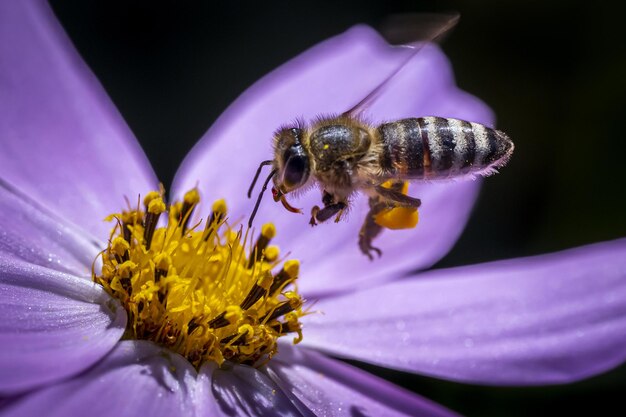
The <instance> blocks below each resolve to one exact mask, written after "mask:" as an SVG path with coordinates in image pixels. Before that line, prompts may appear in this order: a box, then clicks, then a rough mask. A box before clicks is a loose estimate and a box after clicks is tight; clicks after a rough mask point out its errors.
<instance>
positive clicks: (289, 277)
mask: <svg viewBox="0 0 626 417" xmlns="http://www.w3.org/2000/svg"><path fill="white" fill-rule="evenodd" d="M299 272H300V262H299V261H297V260H295V259H292V260H289V261H287V262H285V265H284V266H283V269H281V270H280V272H279V273H278V274H276V276H275V277H274V282H272V286H271V287H270V295H274V294H276V292H277V291H279V290H281V289H282V288H283V287H284V286H285V284H287V283H288V282H293V281H295V280H296V278H298V273H299Z"/></svg>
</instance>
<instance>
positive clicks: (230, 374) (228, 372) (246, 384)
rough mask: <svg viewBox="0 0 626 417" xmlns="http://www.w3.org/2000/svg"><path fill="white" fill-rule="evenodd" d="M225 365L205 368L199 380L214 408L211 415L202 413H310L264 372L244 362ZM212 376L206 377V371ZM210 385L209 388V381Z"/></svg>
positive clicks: (265, 416)
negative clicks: (290, 398) (214, 401)
mask: <svg viewBox="0 0 626 417" xmlns="http://www.w3.org/2000/svg"><path fill="white" fill-rule="evenodd" d="M226 366H227V367H226V368H222V369H215V368H214V367H206V366H205V367H204V368H203V369H202V371H203V372H201V374H200V375H201V376H202V375H203V374H204V377H203V378H201V379H200V381H201V383H202V384H203V387H201V388H200V391H201V392H212V394H213V396H214V398H215V400H216V404H217V407H215V406H214V405H211V407H212V408H213V410H211V411H212V412H215V411H218V413H217V414H212V412H208V410H206V409H205V410H203V411H202V412H201V413H199V415H201V416H213V415H218V416H254V417H274V416H281V417H288V416H294V417H300V416H311V417H313V414H312V413H310V412H303V410H301V409H299V408H298V407H296V405H294V404H293V403H292V402H291V401H290V400H289V398H287V396H286V395H285V394H284V393H283V392H282V391H281V390H280V388H279V387H278V386H277V385H276V384H275V383H274V382H273V381H272V380H271V379H270V378H268V377H267V375H265V374H263V373H262V372H260V371H258V370H257V369H256V368H252V367H250V366H246V365H229V364H227V365H226ZM209 369H210V370H211V371H212V376H211V377H208V376H207V375H208V372H207V371H208V370H209ZM209 383H210V384H211V388H210V390H209V387H208V384H209ZM217 408H219V410H217Z"/></svg>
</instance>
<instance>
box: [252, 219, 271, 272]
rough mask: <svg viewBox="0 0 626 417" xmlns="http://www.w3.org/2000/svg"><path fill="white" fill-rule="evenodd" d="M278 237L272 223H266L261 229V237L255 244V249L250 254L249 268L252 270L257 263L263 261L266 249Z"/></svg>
mask: <svg viewBox="0 0 626 417" xmlns="http://www.w3.org/2000/svg"><path fill="white" fill-rule="evenodd" d="M274 236H276V227H275V226H274V225H273V224H272V223H266V224H264V225H263V227H261V236H259V238H258V239H257V241H256V243H255V244H254V248H253V249H252V251H251V252H250V262H249V263H248V268H252V266H253V265H254V263H255V262H258V261H260V260H261V258H262V257H263V255H264V252H265V248H267V245H268V244H269V243H270V240H272V239H273V238H274Z"/></svg>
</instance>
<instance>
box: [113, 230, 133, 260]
mask: <svg viewBox="0 0 626 417" xmlns="http://www.w3.org/2000/svg"><path fill="white" fill-rule="evenodd" d="M128 249H130V244H129V243H128V242H127V241H126V240H125V239H124V238H121V237H119V236H117V237H116V238H115V239H113V241H112V242H111V252H112V253H113V255H115V260H116V261H117V263H118V264H121V263H124V262H126V261H128V260H129V255H128Z"/></svg>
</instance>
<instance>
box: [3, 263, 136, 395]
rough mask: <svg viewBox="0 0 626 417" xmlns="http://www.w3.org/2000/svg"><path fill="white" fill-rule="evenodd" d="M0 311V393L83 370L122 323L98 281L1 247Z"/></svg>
mask: <svg viewBox="0 0 626 417" xmlns="http://www.w3.org/2000/svg"><path fill="white" fill-rule="evenodd" d="M0 317H2V320H1V321H0V346H1V347H2V348H1V354H0V395H2V394H5V395H6V394H15V393H18V392H23V391H25V390H29V389H32V388H34V387H37V386H40V385H42V384H46V383H51V382H55V381H58V380H60V379H63V378H66V377H68V376H70V375H73V374H76V373H78V372H80V371H83V370H84V369H86V368H88V367H89V366H91V365H92V364H94V363H95V362H97V361H98V360H100V359H101V358H102V357H103V356H104V355H106V354H107V353H108V352H109V351H110V350H111V349H112V348H113V346H115V344H116V343H117V341H118V340H119V339H120V337H121V336H122V334H123V333H124V329H125V327H126V312H125V311H124V310H123V309H122V308H121V306H120V305H119V303H118V302H117V301H116V300H112V299H111V298H110V297H109V296H108V295H107V294H106V293H105V292H104V290H102V288H101V287H99V286H97V285H95V284H93V283H91V282H88V281H86V280H84V279H83V278H78V277H75V276H72V275H69V274H65V273H62V272H57V271H54V270H52V269H48V268H44V267H41V266H39V265H34V264H29V263H26V262H24V261H22V260H19V259H16V258H15V256H14V255H12V254H7V253H5V252H2V251H0Z"/></svg>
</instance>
